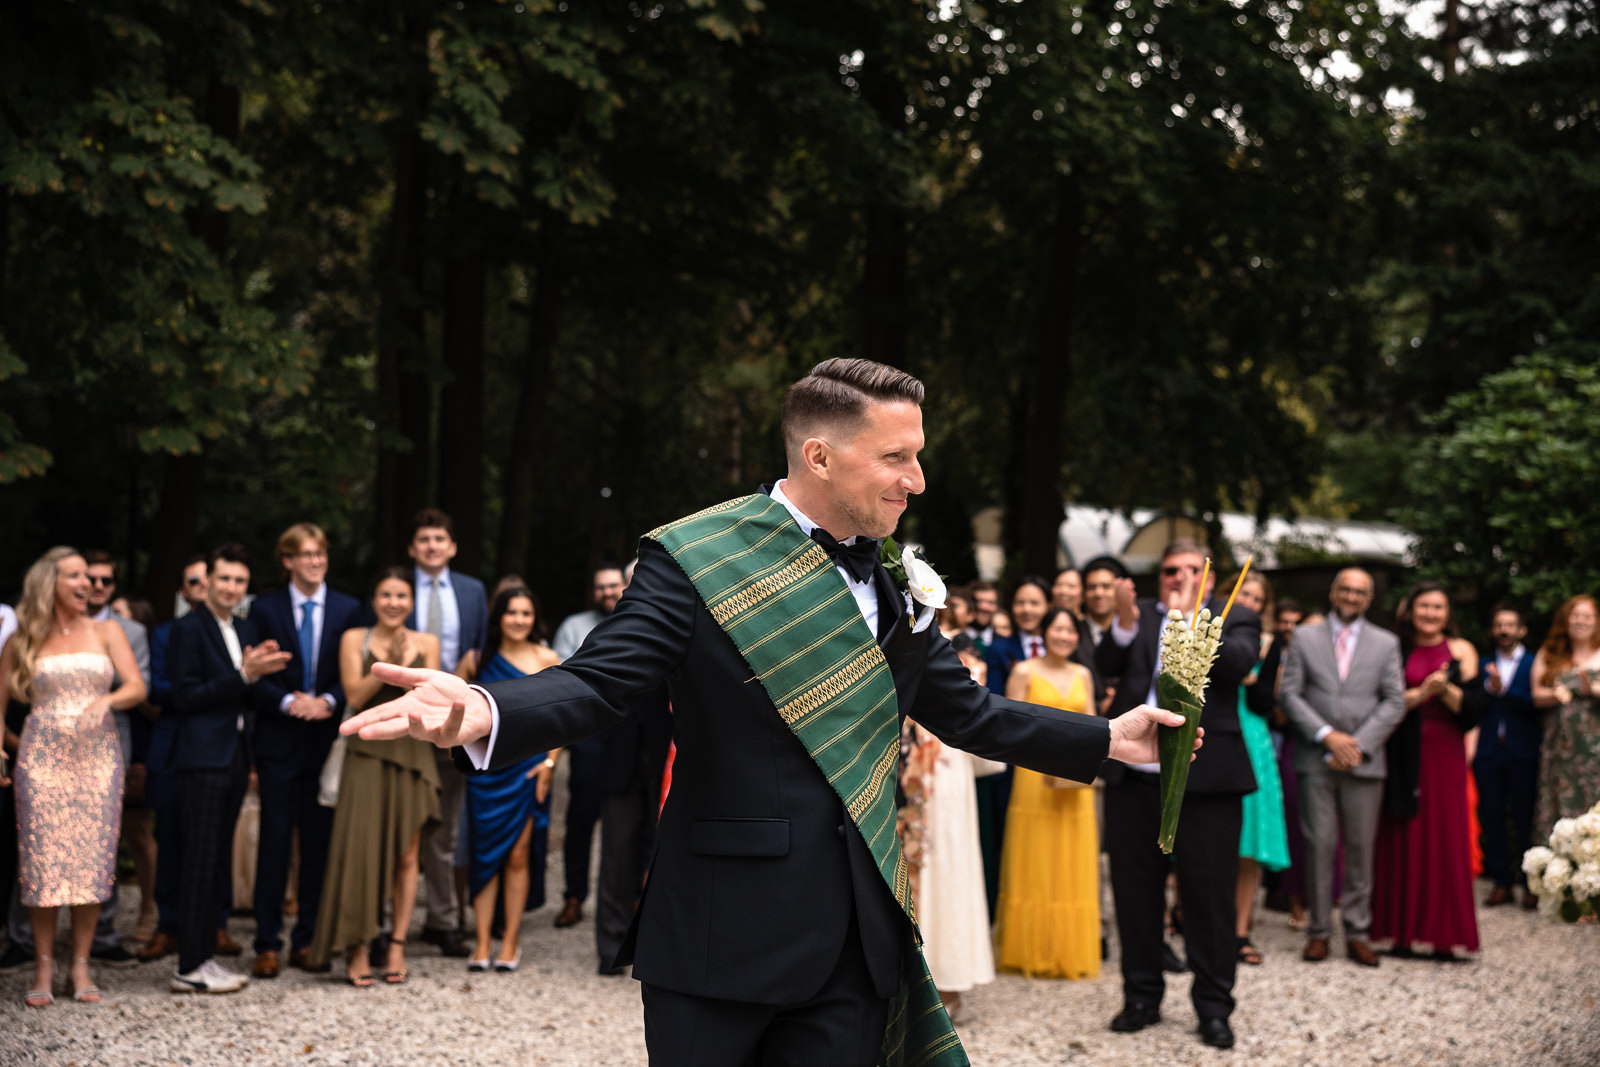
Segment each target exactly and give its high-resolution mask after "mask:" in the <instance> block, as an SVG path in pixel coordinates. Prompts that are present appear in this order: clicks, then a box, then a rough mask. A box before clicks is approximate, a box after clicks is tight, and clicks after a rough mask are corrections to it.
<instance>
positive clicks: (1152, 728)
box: [1106, 704, 1206, 763]
mask: <svg viewBox="0 0 1600 1067" xmlns="http://www.w3.org/2000/svg"><path fill="white" fill-rule="evenodd" d="M1158 723H1159V724H1161V725H1164V726H1182V725H1183V716H1182V715H1179V714H1178V713H1177V712H1175V711H1162V710H1161V709H1160V708H1153V707H1151V706H1150V705H1149V704H1140V705H1139V706H1138V707H1136V708H1130V709H1129V710H1127V711H1125V712H1123V713H1122V714H1121V715H1118V716H1117V717H1116V718H1115V719H1112V720H1111V750H1110V751H1109V752H1107V753H1106V758H1107V759H1114V760H1118V761H1120V762H1122V763H1160V762H1161V754H1160V752H1159V751H1158V750H1157V749H1156V725H1157V724H1158ZM1205 733H1206V731H1205V727H1203V726H1202V727H1200V729H1199V730H1198V732H1197V735H1196V737H1195V741H1194V747H1195V751H1199V749H1200V746H1201V745H1202V744H1204V743H1205V742H1204V740H1203V738H1204V737H1205ZM1189 758H1190V759H1191V760H1192V759H1194V754H1193V753H1190V755H1189Z"/></svg>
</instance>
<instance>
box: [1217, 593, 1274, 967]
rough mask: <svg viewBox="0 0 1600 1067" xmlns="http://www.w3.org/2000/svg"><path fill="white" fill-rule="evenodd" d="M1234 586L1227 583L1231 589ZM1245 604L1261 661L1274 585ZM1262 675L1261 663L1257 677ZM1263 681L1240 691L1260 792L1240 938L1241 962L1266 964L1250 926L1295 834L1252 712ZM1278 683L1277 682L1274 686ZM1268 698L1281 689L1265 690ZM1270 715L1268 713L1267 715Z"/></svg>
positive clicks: (1250, 825)
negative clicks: (1253, 617)
mask: <svg viewBox="0 0 1600 1067" xmlns="http://www.w3.org/2000/svg"><path fill="white" fill-rule="evenodd" d="M1231 584H1232V583H1231V582H1229V583H1225V584H1224V585H1223V586H1222V588H1227V586H1228V585H1231ZM1239 603H1241V604H1243V605H1244V606H1245V607H1247V608H1251V609H1252V610H1254V611H1255V612H1256V613H1257V614H1258V615H1260V616H1261V657H1262V659H1265V658H1266V655H1267V650H1268V649H1270V648H1271V647H1272V626H1271V624H1270V619H1271V615H1272V583H1270V582H1268V581H1267V579H1266V578H1265V577H1263V576H1262V575H1260V574H1252V575H1250V576H1249V577H1248V578H1246V579H1245V581H1244V585H1243V586H1241V587H1240V589H1239ZM1260 669H1261V666H1260V661H1257V665H1256V671H1259V670H1260ZM1256 681H1257V675H1256V673H1255V672H1252V673H1251V674H1250V675H1248V676H1247V677H1246V678H1245V680H1244V684H1243V685H1241V686H1240V687H1239V730H1240V732H1241V733H1243V734H1244V746H1245V749H1246V750H1247V751H1248V752H1249V753H1250V769H1251V770H1252V771H1254V772H1255V775H1256V791H1255V792H1254V793H1247V794H1245V797H1244V823H1243V826H1242V827H1241V829H1240V832H1239V891H1238V929H1237V930H1236V931H1235V933H1236V934H1237V935H1238V942H1239V962H1240V963H1250V964H1256V963H1260V962H1261V953H1260V951H1259V950H1257V948H1256V947H1255V945H1253V944H1251V943H1250V921H1251V919H1252V918H1253V916H1254V914H1255V905H1256V890H1257V889H1258V888H1259V887H1260V885H1261V871H1262V869H1263V868H1265V869H1266V870H1269V871H1281V870H1283V869H1284V868H1286V867H1288V866H1289V834H1288V827H1287V826H1286V825H1285V822H1284V817H1283V782H1282V780H1281V779H1280V778H1279V777H1278V757H1277V754H1276V753H1275V752H1273V750H1272V734H1271V731H1270V730H1268V728H1267V720H1266V718H1265V717H1263V715H1262V714H1261V712H1260V711H1257V710H1255V709H1253V708H1251V707H1250V705H1249V702H1248V701H1246V699H1245V692H1246V690H1247V689H1248V688H1249V687H1250V686H1252V685H1254V684H1255V683H1256ZM1274 683H1275V680H1274ZM1264 688H1266V689H1267V691H1268V692H1273V691H1275V690H1276V685H1275V684H1272V685H1270V686H1267V687H1264ZM1265 710H1267V709H1262V711H1265Z"/></svg>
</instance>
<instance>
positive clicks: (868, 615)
mask: <svg viewBox="0 0 1600 1067" xmlns="http://www.w3.org/2000/svg"><path fill="white" fill-rule="evenodd" d="M772 499H774V500H776V501H777V502H778V503H780V504H782V505H783V506H784V507H785V508H787V509H788V511H789V514H790V515H792V516H793V517H794V521H795V522H796V523H798V524H799V525H800V530H801V532H802V533H804V534H805V535H806V536H807V537H810V536H811V531H812V530H815V529H816V528H817V524H816V523H815V522H814V521H812V519H811V518H810V517H809V516H807V515H806V513H805V512H803V511H801V510H800V509H799V508H797V507H795V506H794V501H792V500H790V499H789V497H788V495H787V494H785V493H784V491H783V482H782V481H780V482H778V484H777V485H774V486H773V487H772ZM839 543H840V544H842V545H853V544H855V543H856V538H854V537H847V538H845V539H844V540H843V541H841V542H839ZM838 570H839V574H840V576H841V577H843V578H844V584H845V586H846V587H847V588H848V589H849V590H850V595H851V596H853V597H855V601H856V607H857V608H859V609H861V617H862V618H863V619H865V620H867V629H868V630H870V631H872V632H873V633H874V634H876V633H877V632H878V591H877V590H876V589H874V588H873V583H871V582H858V581H856V580H855V579H854V578H852V577H850V572H849V571H847V570H845V569H844V568H843V567H839V568H838Z"/></svg>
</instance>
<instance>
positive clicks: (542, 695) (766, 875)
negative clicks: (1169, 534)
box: [343, 360, 1177, 1067]
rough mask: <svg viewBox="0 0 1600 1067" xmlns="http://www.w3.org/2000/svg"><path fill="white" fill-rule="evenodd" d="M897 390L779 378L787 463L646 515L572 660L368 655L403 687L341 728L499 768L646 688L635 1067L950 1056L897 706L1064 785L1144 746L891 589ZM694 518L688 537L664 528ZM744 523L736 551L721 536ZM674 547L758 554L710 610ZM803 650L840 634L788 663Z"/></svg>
mask: <svg viewBox="0 0 1600 1067" xmlns="http://www.w3.org/2000/svg"><path fill="white" fill-rule="evenodd" d="M921 401H922V385H921V383H920V382H918V381H917V380H916V379H914V378H912V377H910V376H909V375H906V374H904V373H902V372H900V371H897V370H894V369H892V368H889V367H884V366H882V365H880V364H875V363H870V362H868V361H866V360H829V361H827V362H825V363H822V364H820V365H818V366H817V367H816V368H815V369H814V370H813V371H812V372H811V374H810V375H808V376H807V377H806V378H804V379H802V380H801V381H800V382H798V383H797V384H796V385H794V386H792V387H791V388H790V389H789V391H788V393H787V394H786V395H785V398H784V418H783V428H784V443H785V449H786V452H787V455H788V461H789V471H788V477H787V478H786V479H785V480H784V481H782V482H780V483H778V485H776V486H774V487H773V488H772V490H771V495H770V497H769V496H766V495H764V494H763V495H757V496H752V497H746V498H741V499H739V500H736V501H729V502H728V503H726V504H723V505H719V506H718V507H715V508H711V509H708V510H707V511H705V512H702V513H700V514H698V515H695V516H690V517H689V518H688V519H684V520H680V521H679V522H678V523H673V524H669V525H668V526H666V527H662V528H661V529H660V530H656V531H654V532H652V533H651V534H650V535H648V536H647V537H646V539H645V540H644V541H643V542H642V543H641V545H640V555H639V564H638V567H637V569H636V570H635V572H634V579H633V584H632V585H631V586H630V588H629V590H628V592H627V594H626V595H625V596H624V597H623V599H622V601H621V602H620V603H619V604H618V606H617V610H616V611H615V613H613V614H612V615H611V617H610V618H609V619H607V620H606V621H605V622H603V623H601V624H600V625H599V626H598V627H596V629H595V630H594V632H593V633H592V634H591V635H590V636H589V639H588V640H587V642H585V644H584V647H583V649H582V650H581V651H580V652H579V653H578V654H577V655H576V656H574V657H573V658H572V659H571V660H569V661H567V662H566V663H563V664H562V665H561V666H559V667H554V668H551V669H549V670H545V671H542V672H540V673H539V674H537V675H534V676H532V677H530V678H527V679H522V680H518V681H513V682H509V683H505V684H497V685H495V686H493V687H491V688H490V689H488V690H484V689H479V688H476V687H469V686H467V685H466V684H464V683H462V682H461V681H460V680H459V679H455V678H453V677H451V676H449V675H445V674H443V673H441V672H430V671H413V670H404V669H394V670H390V669H387V668H384V667H379V668H375V670H378V671H379V672H380V673H381V675H382V677H383V678H384V679H385V680H386V681H391V682H394V683H396V684H400V685H404V686H406V687H408V688H410V689H411V692H410V693H408V694H407V695H406V696H404V697H401V698H399V699H398V700H395V701H393V702H390V703H387V704H384V705H381V706H379V707H377V708H373V709H370V710H369V711H367V712H364V713H362V714H361V715H359V716H356V717H354V718H352V719H351V720H350V721H349V722H347V723H346V724H345V726H344V727H343V729H345V731H346V732H354V731H360V733H361V735H362V736H364V737H368V738H381V737H395V736H401V735H404V734H407V733H410V734H411V735H413V736H417V737H422V738H425V739H427V740H430V741H433V742H434V743H436V744H441V745H456V744H461V745H464V746H465V747H464V749H463V751H462V753H461V757H462V759H463V760H466V759H470V760H471V761H472V764H473V766H475V767H484V766H498V765H502V764H503V763H505V762H506V761H507V760H512V759H515V758H517V756H518V755H519V754H528V753H532V752H534V751H536V750H537V751H544V750H545V749H547V748H549V747H553V746H554V745H556V744H558V743H559V744H563V745H564V744H567V743H570V742H572V741H574V740H576V739H578V738H582V737H587V736H591V735H593V734H595V733H597V732H599V731H600V730H601V729H604V728H605V727H607V726H610V725H612V724H614V723H616V722H617V721H619V720H620V719H622V718H624V717H626V715H627V714H628V713H629V711H630V709H631V708H632V707H633V706H634V705H635V703H636V702H637V700H638V699H639V698H640V697H641V696H642V695H643V694H645V693H647V692H648V691H650V690H651V689H653V688H655V687H657V686H659V685H660V684H661V683H662V682H666V683H667V684H668V686H669V689H670V691H671V695H672V705H673V712H674V724H673V726H674V736H675V740H676V743H677V757H676V761H675V763H674V766H673V786H672V791H671V794H670V795H669V797H668V799H667V804H666V807H665V809H664V810H663V812H662V816H661V822H660V825H659V827H658V831H657V833H658V842H659V843H658V846H657V848H656V853H655V859H654V862H653V864H652V867H651V871H650V875H649V881H648V883H647V885H646V888H645V892H644V896H643V899H642V900H641V901H640V904H639V909H638V912H637V914H636V916H635V919H634V923H633V926H632V928H631V929H630V931H629V934H628V937H627V939H626V940H625V941H624V943H623V947H622V952H621V954H620V955H619V957H618V962H619V963H628V962H630V961H631V962H632V963H633V966H634V976H635V977H637V978H639V979H640V980H641V981H642V982H643V999H644V1015H645V1038H646V1041H647V1043H648V1044H649V1047H650V1058H651V1062H652V1063H653V1064H685V1065H687V1064H694V1065H697V1067H699V1065H718V1064H730V1065H731V1064H743V1063H746V1062H762V1063H768V1064H819V1063H827V1064H837V1065H844V1064H858V1063H860V1064H866V1063H877V1062H879V1058H880V1055H883V1056H886V1057H887V1059H888V1061H889V1062H890V1063H891V1064H900V1063H909V1064H935V1063H936V1064H965V1063H966V1062H967V1060H966V1056H965V1054H964V1053H963V1052H962V1050H961V1047H960V1043H959V1041H958V1040H957V1039H956V1037H955V1034H954V1032H953V1030H951V1029H950V1027H949V1024H948V1020H947V1018H946V1016H945V1014H944V1012H943V1010H942V1009H941V1008H940V1006H939V1000H938V995H937V992H936V991H934V990H933V988H932V980H931V978H927V977H926V975H927V970H926V966H925V965H924V964H923V963H922V960H921V953H920V951H918V950H917V949H916V948H915V944H914V938H913V929H912V926H911V923H910V921H909V920H908V913H907V911H906V907H907V905H906V901H907V900H908V899H909V896H908V892H907V889H906V886H905V878H904V864H903V862H895V861H900V860H901V859H902V857H901V856H900V853H899V845H898V840H897V839H896V837H895V834H894V830H893V823H894V813H893V787H892V780H893V779H892V776H893V773H894V766H895V757H896V756H897V755H898V752H899V722H898V719H897V712H898V714H899V715H901V716H903V715H906V714H911V715H914V716H915V718H916V720H917V721H918V722H919V723H921V724H922V725H923V726H924V727H926V728H927V729H929V730H930V731H932V732H933V733H934V734H935V735H937V736H939V737H940V738H941V739H942V740H945V741H948V742H949V743H951V744H953V745H955V746H956V747H958V748H961V749H963V750H965V751H968V752H973V753H976V754H979V755H982V756H987V757H990V758H993V759H999V760H1007V761H1011V762H1015V763H1019V764H1022V765H1024V766H1028V767H1034V768H1037V769H1039V770H1041V771H1043V772H1045V773H1049V774H1055V775H1059V776H1062V777H1068V778H1074V779H1077V780H1079V781H1089V780H1090V779H1092V778H1093V777H1094V775H1095V773H1096V771H1097V770H1098V768H1099V761H1100V760H1101V759H1103V758H1105V757H1107V756H1108V755H1109V756H1110V757H1112V758H1117V759H1135V760H1148V759H1154V758H1155V733H1156V729H1155V728H1156V725H1157V723H1158V722H1168V723H1176V722H1177V717H1176V716H1173V715H1168V714H1165V713H1162V712H1159V711H1156V710H1155V709H1150V708H1140V709H1134V710H1130V711H1129V712H1128V713H1127V714H1125V715H1124V716H1123V717H1122V718H1121V719H1119V720H1117V721H1115V722H1110V723H1108V722H1107V721H1105V720H1103V719H1094V718H1090V717H1089V716H1084V715H1072V714H1068V713H1062V712H1057V711H1054V710H1051V709H1045V708H1040V707H1036V706H1033V705H1028V704H1021V703H1018V702H1014V701H1009V700H1006V699H1005V698H1003V697H998V696H995V695H993V694H991V693H990V692H989V691H988V690H987V689H985V688H983V687H980V686H978V685H976V684H975V683H974V682H973V681H972V679H971V676H970V675H969V674H968V672H967V669H966V667H965V666H964V665H963V664H962V663H961V661H960V659H959V658H958V657H957V656H956V655H955V653H954V652H953V651H951V649H950V645H949V642H947V641H945V640H944V639H943V638H941V637H940V636H939V633H938V629H937V627H935V626H933V625H932V622H933V609H932V605H933V604H935V603H938V602H939V601H942V599H943V597H942V589H940V588H939V587H938V584H937V578H932V580H931V581H929V580H928V578H929V577H930V576H931V572H929V573H928V574H923V573H922V572H919V571H917V570H916V568H915V567H914V566H913V567H908V568H907V570H908V574H907V577H908V579H910V583H909V584H910V585H911V587H912V589H913V590H914V591H915V592H916V593H917V594H918V595H919V596H921V597H923V598H924V602H918V603H916V604H913V602H912V600H911V599H910V598H909V597H908V596H907V595H906V593H904V592H902V591H901V590H902V587H900V586H899V585H898V583H897V582H896V581H895V580H894V579H892V578H891V577H890V576H889V574H888V572H887V570H886V569H885V568H884V566H883V565H882V563H881V562H878V546H877V544H876V542H875V541H873V540H872V538H877V537H884V536H887V535H888V534H890V533H892V532H893V530H894V529H895V527H896V526H897V525H898V523H899V520H900V517H901V515H902V514H903V512H904V510H905V507H906V504H907V502H908V498H909V497H910V496H911V495H912V494H914V493H920V492H921V491H922V490H923V487H924V483H923V478H922V470H921V467H920V466H919V465H918V461H917V453H918V452H919V451H920V449H921V448H922V444H923V434H922V412H921V407H920V405H921ZM697 530H699V531H704V532H706V533H707V534H708V536H707V537H706V538H705V539H704V540H703V541H701V542H694V541H692V540H690V539H688V535H689V534H691V533H693V532H694V531H697ZM808 535H809V539H808ZM744 536H753V537H754V540H753V541H751V543H750V545H749V547H748V549H747V550H746V551H744V552H742V553H741V552H729V553H727V554H725V555H721V554H720V550H721V542H723V541H724V540H726V539H728V538H733V539H738V538H740V537H744ZM838 539H842V540H838ZM844 542H849V543H848V544H846V543H844ZM697 544H698V545H710V546H711V550H712V551H713V552H714V553H716V554H718V555H720V559H719V560H718V561H716V562H713V563H712V564H711V566H712V567H713V569H714V568H716V567H718V566H720V565H721V564H722V563H726V564H727V565H728V569H729V570H731V571H732V572H733V574H734V577H735V578H736V580H737V581H739V582H742V581H743V578H742V577H740V575H742V574H743V573H744V568H746V567H748V568H750V571H749V573H750V574H752V575H757V574H759V577H755V578H754V580H753V581H752V582H751V584H749V585H733V586H730V587H729V588H730V589H732V590H734V592H731V593H729V594H728V595H726V596H719V595H714V594H710V593H707V594H706V595H710V596H711V602H712V603H713V604H714V605H715V611H716V614H713V611H712V609H711V608H708V606H707V601H706V599H705V597H704V596H703V595H702V587H701V586H697V585H696V584H695V582H696V576H698V577H699V579H700V580H701V581H702V582H704V581H706V577H705V572H704V571H702V570H701V568H700V567H699V566H696V565H691V564H689V563H687V562H686V561H688V560H690V559H693V558H694V552H693V549H694V546H695V545H697ZM825 553H826V554H825ZM686 567H689V568H690V569H689V570H686V569H685V568H686ZM691 570H692V571H693V573H690V571H691ZM919 575H920V576H921V577H920V578H919ZM790 586H794V587H800V588H802V589H804V590H810V591H815V592H816V593H817V596H818V599H817V600H816V602H815V603H813V602H811V600H810V599H809V598H808V597H802V596H800V594H799V593H796V592H792V591H791V589H790ZM706 588H709V586H707V587H706ZM790 607H794V610H795V613H794V614H790V612H789V610H788V609H789V608H790ZM769 611H770V612H771V615H770V616H769V615H768V612H769ZM752 615H753V616H754V617H755V620H756V621H755V624H754V625H753V626H751V627H749V628H745V627H743V626H741V625H740V622H741V620H743V619H748V618H751V617H752ZM769 619H770V621H771V622H772V623H773V625H772V626H770V627H769V626H767V625H764V623H766V622H767V621H769ZM719 620H720V621H719ZM780 624H782V625H780ZM817 648H823V649H827V650H832V649H841V650H845V651H846V655H845V656H844V657H842V658H838V659H835V658H833V656H832V653H831V651H829V652H827V653H826V655H825V658H826V660H827V662H819V663H817V666H818V667H819V668H820V670H819V673H817V674H815V675H807V674H806V673H804V672H803V671H802V673H800V674H799V675H798V676H796V675H791V674H788V673H786V672H787V671H788V668H789V665H790V664H791V663H799V664H800V665H801V667H802V668H807V669H808V668H809V667H810V666H811V665H812V664H813V662H814V657H813V656H812V652H813V650H814V649H817ZM783 657H789V658H788V659H784V658H783ZM774 659H779V660H782V662H781V663H778V664H777V665H776V666H773V661H774ZM755 663H762V664H766V665H767V666H766V667H763V668H757V667H755V666H753V664H755ZM808 678H809V679H810V680H808ZM791 683H793V684H792V685H791ZM769 687H770V688H769ZM786 687H787V688H786ZM775 693H776V694H777V695H776V696H775V695H774V694H775ZM818 727H820V735H821V736H823V737H824V739H823V740H821V741H818V737H819V732H818V730H817V729H816V728H818ZM836 727H837V732H835V728H836ZM533 746H538V747H537V749H536V748H535V747H533ZM847 797H848V798H849V799H848V800H846V798H847ZM885 808H887V810H885ZM863 827H866V828H867V829H866V831H865V832H864V831H863V829H862V828H863ZM911 973H916V974H919V975H920V976H922V981H921V982H920V983H918V984H917V985H911V984H910V983H909V981H908V975H909V974H911ZM891 998H893V1000H894V1002H895V1004H896V1005H897V1006H898V1007H899V1008H900V1009H901V1010H898V1011H895V1012H891V1010H890V1003H891ZM912 1005H914V1006H915V1007H914V1010H910V1009H911V1006H912Z"/></svg>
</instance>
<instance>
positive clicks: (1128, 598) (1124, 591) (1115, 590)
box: [1111, 578, 1139, 629]
mask: <svg viewBox="0 0 1600 1067" xmlns="http://www.w3.org/2000/svg"><path fill="white" fill-rule="evenodd" d="M1111 585H1112V592H1111V596H1112V603H1113V604H1114V605H1115V606H1116V615H1117V621H1118V622H1119V623H1121V624H1122V626H1123V628H1124V629H1132V628H1133V625H1134V624H1135V623H1137V622H1138V621H1139V594H1138V592H1137V591H1135V589H1134V588H1133V579H1132V578H1118V579H1116V580H1115V581H1114V582H1112V583H1111Z"/></svg>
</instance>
